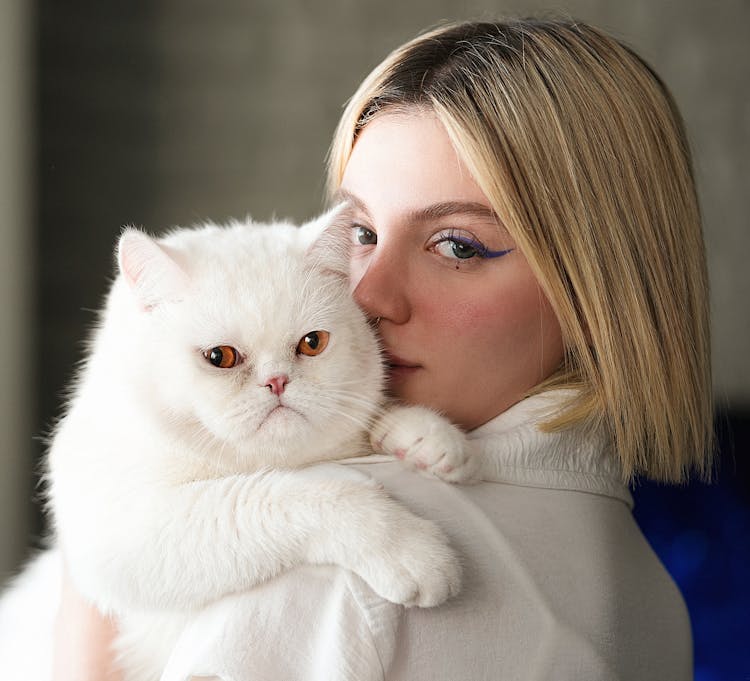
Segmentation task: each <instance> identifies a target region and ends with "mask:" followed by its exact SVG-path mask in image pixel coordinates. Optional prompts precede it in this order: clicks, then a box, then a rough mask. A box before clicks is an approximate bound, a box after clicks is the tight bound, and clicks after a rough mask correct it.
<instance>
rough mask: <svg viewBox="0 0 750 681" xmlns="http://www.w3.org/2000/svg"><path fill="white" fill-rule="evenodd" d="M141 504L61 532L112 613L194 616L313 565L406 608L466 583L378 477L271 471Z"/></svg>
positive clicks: (151, 497)
mask: <svg viewBox="0 0 750 681" xmlns="http://www.w3.org/2000/svg"><path fill="white" fill-rule="evenodd" d="M139 502H140V503H136V504H133V506H132V507H131V508H130V510H129V512H126V513H117V514H109V515H108V518H107V521H108V522H101V520H102V519H101V518H98V517H97V518H94V517H92V516H91V515H90V514H89V515H87V516H85V517H83V516H81V517H79V518H78V519H77V522H76V528H75V530H74V529H73V528H71V527H69V526H68V527H67V530H69V531H66V527H65V525H66V524H65V523H63V527H61V530H62V531H61V533H60V534H61V537H60V538H61V543H62V546H63V549H64V551H65V552H66V555H67V556H68V558H69V563H70V567H71V574H72V575H73V577H74V578H75V581H76V583H77V584H79V585H80V586H81V587H82V591H83V592H84V593H87V595H88V596H89V597H90V598H91V600H93V601H94V602H96V603H97V605H98V606H99V607H100V609H102V610H104V611H114V612H125V611H129V610H131V609H133V608H138V609H146V610H150V609H155V608H156V609H169V610H182V611H184V610H192V609H195V608H199V607H202V606H204V605H206V604H207V603H210V602H212V601H215V600H217V599H218V598H221V597H222V596H224V595H226V594H229V593H233V592H237V591H243V590H245V589H248V588H250V587H252V586H255V585H256V584H259V583H261V582H263V581H265V580H267V579H270V578H271V577H273V576H275V575H277V574H279V573H280V572H281V571H283V570H287V569H290V568H292V567H294V566H297V565H302V564H305V563H312V564H334V565H339V566H341V567H344V568H347V569H349V570H352V571H354V572H356V573H357V574H359V575H360V576H361V577H362V578H363V579H364V580H365V581H366V582H367V583H368V584H370V586H371V587H372V588H373V590H374V591H375V592H376V593H378V594H379V595H380V596H382V597H383V598H385V599H387V600H390V601H392V602H395V603H400V604H403V605H419V606H423V607H427V606H433V605H437V604H439V603H441V602H442V601H444V600H446V599H447V598H449V597H450V596H452V595H454V594H456V593H457V591H458V589H459V586H460V566H459V562H458V560H457V557H456V556H455V554H454V553H453V551H452V550H451V549H450V547H449V545H448V542H447V540H446V538H445V536H444V535H443V533H442V532H441V531H440V530H439V528H438V527H437V526H436V525H434V524H433V523H431V522H430V521H427V520H424V519H422V518H419V517H418V516H416V515H414V514H413V513H411V512H410V511H408V510H407V509H406V508H404V507H403V506H401V505H400V504H398V503H397V502H395V501H394V500H392V499H390V498H389V497H388V495H387V494H386V493H385V492H384V491H383V489H382V488H381V487H380V486H378V485H376V484H375V483H374V482H372V481H349V480H319V481H314V480H310V479H309V478H308V477H307V476H305V475H304V474H302V473H301V472H297V471H285V472H281V471H273V472H272V471H268V472H262V473H258V474H253V475H244V476H243V475H238V476H229V477H227V478H222V479H217V480H204V481H195V482H193V483H189V484H183V485H178V486H168V487H164V488H161V489H152V490H150V491H149V492H148V493H144V490H142V489H141V490H139Z"/></svg>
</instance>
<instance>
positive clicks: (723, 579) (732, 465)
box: [633, 412, 750, 681]
mask: <svg viewBox="0 0 750 681" xmlns="http://www.w3.org/2000/svg"><path fill="white" fill-rule="evenodd" d="M717 431H718V439H719V467H718V474H717V478H716V482H714V483H713V484H710V485H707V484H703V483H698V482H694V483H691V484H690V485H687V486H684V487H667V486H660V485H656V484H652V483H641V484H639V485H638V486H637V487H636V488H635V490H634V492H633V496H634V498H635V509H634V515H635V517H636V520H637V521H638V523H639V525H640V526H641V529H642V530H643V533H644V534H645V535H646V537H647V539H648V540H649V542H650V543H651V546H653V548H654V550H655V551H656V553H657V554H658V555H659V557H660V558H661V560H662V562H663V563H664V565H665V566H666V568H667V570H668V571H669V572H670V574H671V575H672V577H673V578H674V580H675V582H677V584H678V586H679V587H680V590H681V591H682V594H683V596H684V597H685V601H686V603H687V606H688V610H689V611H690V618H691V621H692V625H693V645H694V650H695V681H744V680H750V465H749V464H750V462H749V461H748V458H749V456H750V454H749V453H750V414H747V413H746V414H742V413H737V412H727V413H722V414H720V415H719V417H718V418H717Z"/></svg>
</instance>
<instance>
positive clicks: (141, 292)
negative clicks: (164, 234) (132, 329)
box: [117, 228, 190, 310]
mask: <svg viewBox="0 0 750 681" xmlns="http://www.w3.org/2000/svg"><path fill="white" fill-rule="evenodd" d="M117 262H118V265H119V268H120V272H121V273H122V276H123V278H124V279H125V281H126V282H127V284H128V286H129V287H130V290H131V291H132V292H133V294H134V295H135V297H136V299H137V300H138V302H139V303H140V305H141V307H142V308H143V309H145V310H150V309H151V308H153V307H155V306H156V305H158V304H159V303H163V302H166V301H174V300H179V299H180V298H181V297H182V296H183V294H184V292H185V289H186V288H187V287H188V284H189V283H190V278H189V277H188V275H187V274H186V273H185V271H184V270H183V269H182V268H181V267H180V266H179V265H178V264H177V263H176V262H175V261H174V260H173V259H172V258H171V257H170V256H169V254H168V253H167V252H166V251H165V250H164V249H163V248H162V247H161V246H160V245H159V244H158V243H157V242H156V241H155V240H154V239H152V238H151V237H150V236H148V235H147V234H145V233H144V232H141V231H139V230H137V229H133V228H127V229H126V230H125V231H124V232H123V233H122V235H121V236H120V240H119V242H118V244H117Z"/></svg>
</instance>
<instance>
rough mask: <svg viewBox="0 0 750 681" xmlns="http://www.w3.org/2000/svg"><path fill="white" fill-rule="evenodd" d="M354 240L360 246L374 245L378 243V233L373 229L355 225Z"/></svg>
mask: <svg viewBox="0 0 750 681" xmlns="http://www.w3.org/2000/svg"><path fill="white" fill-rule="evenodd" d="M353 230H354V241H355V242H356V243H358V244H359V245H360V246H374V245H375V244H376V243H378V235H377V234H375V232H373V231H372V230H371V229H367V227H362V226H360V225H357V226H355V227H353Z"/></svg>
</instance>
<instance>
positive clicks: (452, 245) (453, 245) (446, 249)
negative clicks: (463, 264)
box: [435, 239, 486, 260]
mask: <svg viewBox="0 0 750 681" xmlns="http://www.w3.org/2000/svg"><path fill="white" fill-rule="evenodd" d="M435 250H436V251H437V252H438V253H440V255H442V256H445V257H446V258H453V259H458V260H468V259H469V258H473V257H475V256H477V255H478V256H480V257H482V256H483V254H484V251H485V250H486V249H485V248H484V246H482V245H481V244H480V243H472V242H468V241H461V240H459V239H443V240H442V241H439V242H438V243H437V244H435Z"/></svg>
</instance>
